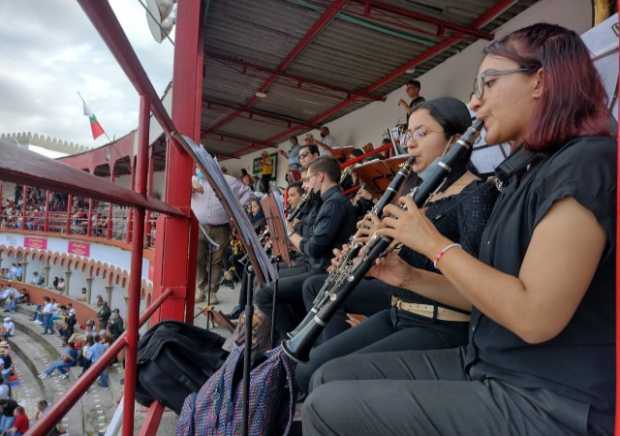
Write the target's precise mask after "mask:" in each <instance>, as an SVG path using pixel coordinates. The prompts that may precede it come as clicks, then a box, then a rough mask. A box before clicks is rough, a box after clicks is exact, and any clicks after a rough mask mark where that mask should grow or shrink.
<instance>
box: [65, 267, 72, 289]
mask: <svg viewBox="0 0 620 436" xmlns="http://www.w3.org/2000/svg"><path fill="white" fill-rule="evenodd" d="M70 284H71V270H69V269H68V270H67V271H65V294H66V295H71V294H70V293H69V289H71V288H70Z"/></svg>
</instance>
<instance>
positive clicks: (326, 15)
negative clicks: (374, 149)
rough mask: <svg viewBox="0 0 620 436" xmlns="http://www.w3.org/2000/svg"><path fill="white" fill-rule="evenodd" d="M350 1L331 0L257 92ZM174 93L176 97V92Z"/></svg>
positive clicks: (226, 120)
mask: <svg viewBox="0 0 620 436" xmlns="http://www.w3.org/2000/svg"><path fill="white" fill-rule="evenodd" d="M348 1H349V0H336V1H333V2H331V3H330V4H329V6H327V8H325V10H324V11H323V13H322V14H321V16H320V17H319V19H318V20H316V21H315V22H314V23H313V24H312V26H310V29H308V31H307V32H306V33H305V34H304V36H303V38H301V39H300V40H299V42H298V43H297V44H296V45H295V47H293V49H292V50H291V51H290V53H288V54H287V55H286V56H285V57H284V59H283V60H282V62H280V65H278V67H277V68H276V71H275V72H274V73H273V74H271V75H270V76H269V77H268V78H267V79H266V80H265V81H264V82H263V83H262V85H261V86H259V88H258V89H257V90H256V92H257V93H259V92H266V91H267V90H268V89H269V87H270V86H271V85H272V84H273V82H275V81H276V79H277V78H278V75H279V74H280V73H283V72H284V71H286V69H287V68H288V67H289V66H290V65H291V64H292V63H293V62H294V61H295V59H297V57H298V56H299V55H300V54H301V52H303V51H304V49H305V48H306V47H308V46H309V45H310V44H311V43H312V41H314V39H315V38H316V37H317V36H318V34H319V33H321V30H323V29H324V28H325V26H327V24H329V22H330V21H331V20H332V19H333V18H334V17H335V16H336V14H337V13H338V12H340V10H341V9H342V8H343V7H344V6H345V5H346V4H347V3H348ZM172 95H173V97H174V94H172ZM257 98H258V97H256V95H253V96H252V97H251V98H250V99H249V100H248V102H247V103H246V104H245V106H244V109H249V108H251V107H252V106H254V103H256V99H257ZM240 113H241V111H235V112H233V113H231V114H229V115H227V116H225V117H224V118H222V119H220V120H219V121H216V122H215V123H214V124H213V125H212V126H210V127H209V128H208V129H207V133H209V132H213V131H214V130H217V129H218V128H220V127H221V126H223V125H224V124H227V123H229V122H230V121H232V120H233V119H235V118H237V117H238V116H239V115H240ZM311 124H312V123H311ZM297 129H299V127H297Z"/></svg>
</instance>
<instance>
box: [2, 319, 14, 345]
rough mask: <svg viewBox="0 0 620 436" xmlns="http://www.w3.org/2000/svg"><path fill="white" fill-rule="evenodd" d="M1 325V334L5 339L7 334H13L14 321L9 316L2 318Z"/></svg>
mask: <svg viewBox="0 0 620 436" xmlns="http://www.w3.org/2000/svg"><path fill="white" fill-rule="evenodd" d="M2 327H3V328H4V333H3V336H4V340H5V341H6V340H8V338H9V336H15V323H14V322H13V320H12V319H11V317H10V316H7V317H5V318H4V322H3V323H2Z"/></svg>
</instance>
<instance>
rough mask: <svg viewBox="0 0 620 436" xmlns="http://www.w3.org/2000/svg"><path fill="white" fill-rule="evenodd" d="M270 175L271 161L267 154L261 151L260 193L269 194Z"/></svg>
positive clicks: (271, 170) (271, 172)
mask: <svg viewBox="0 0 620 436" xmlns="http://www.w3.org/2000/svg"><path fill="white" fill-rule="evenodd" d="M272 174H273V160H272V158H271V156H269V153H267V152H266V151H263V153H262V154H261V156H260V191H261V192H262V193H263V194H269V191H270V182H271V178H272V177H271V176H272Z"/></svg>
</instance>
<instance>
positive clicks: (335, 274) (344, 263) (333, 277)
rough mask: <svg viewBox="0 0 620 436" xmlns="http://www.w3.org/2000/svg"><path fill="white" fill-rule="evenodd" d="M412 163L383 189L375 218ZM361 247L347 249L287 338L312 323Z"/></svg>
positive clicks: (386, 203) (402, 167)
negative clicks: (330, 290) (302, 317)
mask: <svg viewBox="0 0 620 436" xmlns="http://www.w3.org/2000/svg"><path fill="white" fill-rule="evenodd" d="M414 161H415V158H414V157H410V158H409V159H407V160H406V161H405V162H404V163H403V164H402V165H401V167H400V168H399V170H398V172H397V173H396V175H395V176H394V177H393V178H392V181H391V182H390V184H389V186H388V187H387V188H386V189H385V192H384V193H383V195H382V196H381V198H379V200H378V201H377V203H376V204H375V205H374V206H373V208H372V210H371V211H370V212H369V213H371V214H373V215H375V216H377V217H378V218H381V217H382V215H383V209H384V208H385V206H387V205H388V204H390V203H391V202H392V200H393V199H394V197H395V196H396V194H398V190H399V189H400V187H401V185H402V184H403V183H404V182H405V181H406V180H407V179H408V178H409V176H410V175H411V168H412V166H413V162H414ZM351 239H353V236H352V237H351ZM363 246H364V244H355V245H353V246H352V247H351V248H350V249H349V251H347V253H346V254H345V255H344V256H343V258H342V260H341V261H340V265H339V266H338V268H336V269H335V270H334V271H332V272H331V273H330V274H329V275H328V276H327V279H325V282H324V283H323V286H321V289H320V290H319V292H318V294H317V296H316V297H315V298H314V301H313V302H312V308H310V311H309V312H308V313H307V314H306V316H305V317H304V319H303V320H302V321H301V322H300V323H299V324H298V325H297V327H296V328H295V330H293V331H290V332H288V333H287V336H288V337H289V338H292V337H293V336H295V335H296V334H297V333H299V331H300V330H301V329H303V327H304V326H305V325H306V324H307V323H309V322H310V321H312V319H313V318H314V315H315V314H316V313H317V309H316V308H317V307H319V306H320V305H321V301H323V300H324V299H325V298H326V296H327V292H328V291H329V289H331V288H332V287H333V286H334V284H336V283H339V282H341V281H342V280H343V279H344V278H345V277H347V276H348V275H349V274H350V273H351V270H352V269H353V261H354V260H355V258H356V257H357V256H358V255H359V253H360V250H361V249H362V247H363Z"/></svg>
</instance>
